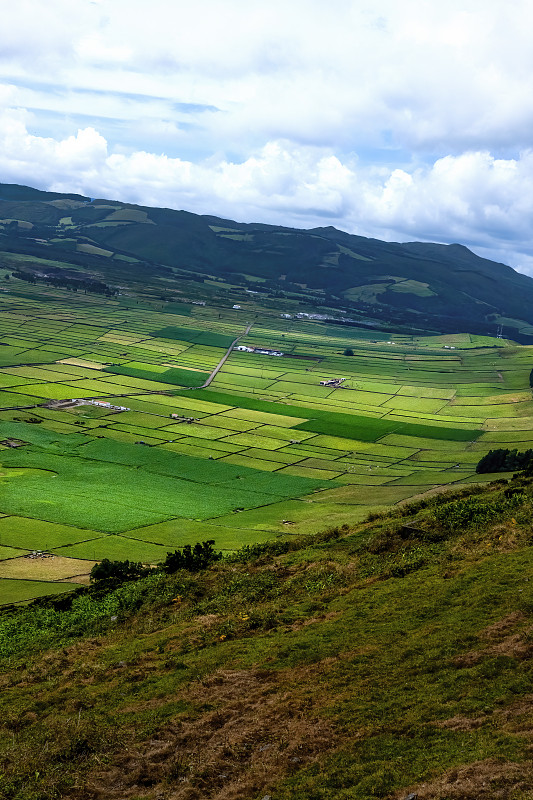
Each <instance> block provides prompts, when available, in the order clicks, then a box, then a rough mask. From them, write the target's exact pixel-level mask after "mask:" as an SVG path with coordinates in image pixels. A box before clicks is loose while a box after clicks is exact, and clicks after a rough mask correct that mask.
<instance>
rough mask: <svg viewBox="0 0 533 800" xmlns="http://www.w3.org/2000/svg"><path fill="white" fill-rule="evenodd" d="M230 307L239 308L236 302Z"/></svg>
mask: <svg viewBox="0 0 533 800" xmlns="http://www.w3.org/2000/svg"><path fill="white" fill-rule="evenodd" d="M232 308H235V309H239V308H240V306H239V305H237V303H235V305H234V306H232Z"/></svg>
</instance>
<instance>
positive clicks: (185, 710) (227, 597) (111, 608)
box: [0, 479, 533, 800]
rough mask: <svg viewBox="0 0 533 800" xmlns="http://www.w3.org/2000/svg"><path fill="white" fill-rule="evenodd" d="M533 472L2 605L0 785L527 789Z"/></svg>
mask: <svg viewBox="0 0 533 800" xmlns="http://www.w3.org/2000/svg"><path fill="white" fill-rule="evenodd" d="M531 499H532V486H531V481H530V480H529V479H518V480H515V481H514V482H513V484H512V485H510V486H507V485H506V482H505V481H499V482H496V483H495V484H492V485H491V486H489V487H488V488H486V489H479V488H477V487H471V488H470V489H468V490H463V492H462V493H456V494H455V495H440V496H437V497H434V498H433V499H430V500H427V499H426V500H425V501H420V502H418V503H412V504H411V505H408V506H404V507H403V508H398V509H395V510H394V511H392V512H390V514H388V515H381V516H380V515H378V516H377V517H376V516H375V517H374V519H372V520H369V521H367V522H366V523H364V524H362V525H359V526H357V527H355V528H353V529H350V528H348V526H345V527H344V528H343V529H341V530H339V529H336V530H330V531H328V532H326V533H324V534H322V535H318V536H317V537H316V538H312V537H308V538H302V539H295V540H294V541H293V542H291V543H289V544H286V543H285V544H280V543H274V544H270V545H260V546H255V547H253V548H245V549H244V550H243V551H241V552H240V553H238V554H237V555H236V556H234V557H233V558H232V559H227V560H225V561H223V562H219V563H217V564H215V565H213V566H212V567H211V568H210V569H207V570H204V571H201V572H198V573H195V574H191V573H188V572H185V571H180V572H176V573H174V574H171V575H163V574H161V573H154V574H153V575H150V576H149V577H147V578H145V579H143V580H141V581H138V582H131V583H125V584H123V585H122V586H120V587H119V588H118V589H116V590H115V591H112V592H111V593H107V592H106V591H103V590H101V591H96V592H94V593H93V594H91V593H89V594H88V593H84V594H80V595H79V596H78V597H77V598H75V599H74V601H73V602H72V605H71V606H70V607H69V605H70V602H71V600H65V599H64V598H63V599H61V600H59V601H57V600H56V601H52V600H47V601H38V602H37V603H34V604H33V605H32V606H30V607H29V608H26V609H18V610H16V609H14V610H12V611H11V612H9V613H7V614H6V613H4V614H3V615H2V616H1V617H0V632H1V638H0V642H1V649H0V655H1V656H2V658H3V666H4V669H3V677H2V679H1V686H2V692H1V694H0V706H1V714H0V719H1V720H2V721H1V723H0V743H1V748H2V754H1V762H0V763H1V769H2V772H3V779H2V782H1V784H0V797H1V798H5V800H7V798H9V800H30V798H32V799H33V798H39V800H48V799H50V800H51V798H55V797H63V798H71V800H103V798H106V800H109V798H117V799H118V798H121V800H122V799H123V798H124V799H126V798H129V799H131V800H134V798H136V800H140V798H143V800H156V798H159V799H161V800H162V799H163V798H164V799H165V800H200V798H213V800H215V799H216V800H241V799H242V798H250V800H259V798H264V797H265V794H268V796H270V797H272V798H275V800H315V799H316V800H318V798H320V800H322V799H324V800H328V799H331V800H333V798H335V800H348V798H350V799H353V798H356V799H357V800H378V798H379V799H380V800H384V799H385V798H390V799H391V800H392V799H393V798H394V800H400V798H405V797H406V795H407V794H408V793H409V792H414V793H416V794H417V796H418V798H420V800H422V799H423V798H424V799H426V800H429V799H430V798H431V799H432V800H496V799H497V798H501V800H526V798H531V796H532V791H533V769H532V763H531V748H532V745H533V727H532V722H533V717H532V711H533V699H532V695H531V656H532V653H533V648H532V645H531V641H532V640H531V631H532V628H531V610H532V608H533V596H532V581H531V579H532V577H533V576H532V569H531V545H532V541H531V523H532V521H533V517H532V511H531V508H532V506H531Z"/></svg>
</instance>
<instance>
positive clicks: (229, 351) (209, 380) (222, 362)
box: [191, 322, 254, 389]
mask: <svg viewBox="0 0 533 800" xmlns="http://www.w3.org/2000/svg"><path fill="white" fill-rule="evenodd" d="M253 324H254V323H253V322H250V324H249V325H248V327H247V328H246V330H245V331H244V333H241V335H240V336H237V338H236V339H234V340H233V341H232V343H231V344H230V346H229V347H228V351H227V353H226V355H225V356H223V357H222V358H221V359H220V361H219V362H218V364H217V365H216V367H215V369H214V370H213V372H212V373H211V375H210V376H209V378H208V379H207V380H206V382H205V383H202V385H201V386H200V387H198V388H200V389H207V387H208V386H209V384H210V383H211V381H212V380H214V379H215V378H216V375H217V373H218V371H219V370H220V369H222V367H223V366H224V364H225V363H226V361H227V359H228V358H229V357H230V355H231V351H232V350H233V348H234V347H235V345H236V344H237V342H238V341H239V340H240V339H243V338H244V337H245V336H247V335H248V334H249V333H250V329H251V327H252V325H253ZM191 388H196V387H191Z"/></svg>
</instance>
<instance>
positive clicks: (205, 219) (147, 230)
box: [0, 184, 533, 343]
mask: <svg viewBox="0 0 533 800" xmlns="http://www.w3.org/2000/svg"><path fill="white" fill-rule="evenodd" d="M1 250H4V251H5V252H22V253H24V252H25V253H27V254H28V255H41V254H42V257H44V258H53V259H56V260H61V259H62V260H63V261H65V262H67V263H68V262H71V263H76V264H79V265H83V264H85V265H86V266H87V268H88V269H93V268H95V267H96V268H98V269H99V270H100V273H103V274H104V275H105V274H106V273H108V272H113V270H115V271H116V269H117V268H118V266H119V265H118V264H117V262H119V261H120V260H121V259H129V261H130V265H131V266H130V269H132V270H134V271H135V270H136V271H137V272H138V273H139V278H140V279H142V271H143V269H144V270H148V271H149V272H150V274H152V273H154V271H155V272H157V271H158V270H161V269H166V270H170V271H171V273H172V272H174V273H175V274H176V276H179V275H181V280H183V274H182V273H180V271H185V272H189V273H196V274H198V275H199V276H204V277H215V278H218V279H224V280H227V281H230V282H232V283H237V284H239V283H240V284H241V285H248V286H249V288H253V284H254V282H255V283H256V284H259V285H260V284H264V285H265V286H266V287H267V288H268V289H269V290H270V291H276V292H278V293H279V296H284V295H287V296H289V295H290V293H291V291H292V292H294V291H296V292H299V293H300V294H301V295H302V296H301V297H300V301H301V300H302V299H304V300H305V298H306V296H307V299H308V300H309V301H310V302H312V303H313V304H314V305H317V304H320V303H322V305H323V306H327V307H329V308H333V309H335V308H342V309H344V310H345V311H351V312H353V313H359V314H361V315H362V316H363V317H364V316H371V317H373V318H376V319H378V320H381V322H382V323H384V324H387V323H389V324H390V323H393V324H395V325H400V326H402V325H403V326H407V327H409V326H411V327H413V326H414V327H416V328H417V329H424V327H425V328H427V329H431V330H437V331H441V332H457V331H461V330H463V331H465V330H466V331H469V332H471V333H487V334H492V335H496V333H497V332H498V331H499V332H500V335H502V334H503V335H505V336H507V337H508V338H515V339H516V340H518V341H522V342H526V343H527V342H529V341H533V310H532V309H533V279H532V278H530V277H528V276H526V275H522V274H520V273H518V272H516V271H515V270H513V269H512V268H511V267H509V266H507V265H505V264H501V263H498V262H493V261H490V260H488V259H484V258H481V257H480V256H477V255H476V254H475V253H473V252H472V251H470V250H469V249H468V248H467V247H465V246H464V245H462V244H458V243H454V244H449V245H445V244H438V243H430V242H416V241H415V242H405V243H398V242H384V241H381V240H379V239H371V238H366V237H362V236H357V235H354V234H350V233H347V232H345V231H340V230H337V229H336V228H334V227H332V226H326V227H317V228H311V229H298V228H293V227H284V226H280V225H268V224H266V223H242V222H237V221H234V220H230V219H225V218H222V217H216V216H213V215H198V214H194V213H192V212H189V211H184V210H173V209H165V208H157V207H150V206H141V205H136V204H132V203H123V202H121V201H116V200H106V199H95V198H87V197H84V196H83V195H76V194H61V193H57V192H43V191H41V190H36V189H32V188H31V187H24V186H18V185H16V184H0V251H1ZM46 251H48V254H47V252H46ZM107 268H110V269H107ZM255 288H257V286H256V287H255ZM500 326H501V327H500Z"/></svg>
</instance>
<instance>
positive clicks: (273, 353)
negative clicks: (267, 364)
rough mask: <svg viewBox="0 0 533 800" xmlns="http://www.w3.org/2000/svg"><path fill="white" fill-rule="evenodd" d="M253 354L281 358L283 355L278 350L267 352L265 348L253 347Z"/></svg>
mask: <svg viewBox="0 0 533 800" xmlns="http://www.w3.org/2000/svg"><path fill="white" fill-rule="evenodd" d="M252 352H254V353H258V354H259V355H261V356H282V355H283V353H282V352H281V351H280V350H269V349H268V348H266V347H254V349H253V351H252Z"/></svg>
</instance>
